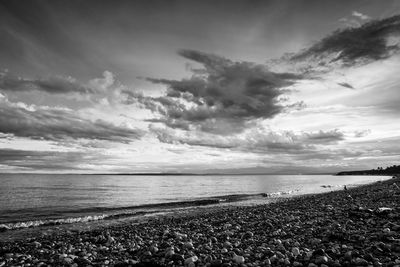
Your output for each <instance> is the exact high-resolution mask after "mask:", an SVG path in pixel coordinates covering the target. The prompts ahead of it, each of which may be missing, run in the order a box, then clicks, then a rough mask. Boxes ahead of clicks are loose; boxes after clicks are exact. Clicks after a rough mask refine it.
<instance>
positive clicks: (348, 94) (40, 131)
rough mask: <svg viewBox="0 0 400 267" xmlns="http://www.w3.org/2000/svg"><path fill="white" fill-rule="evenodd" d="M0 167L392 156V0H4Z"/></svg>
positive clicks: (270, 169)
mask: <svg viewBox="0 0 400 267" xmlns="http://www.w3.org/2000/svg"><path fill="white" fill-rule="evenodd" d="M0 36H1V42H0V172H101V173H104V172H228V173H232V172H242V173H244V172H265V173H310V172H335V171H340V170H351V169H364V168H376V167H378V166H387V165H392V164H399V163H400V162H399V159H400V116H399V115H400V75H399V71H400V1H390V0H388V1H366V0H362V1H356V0H355V1H321V0H318V1H311V0H310V1H187V0H181V1H173V0H171V1H163V0H159V1H152V0H151V1H90V0H85V1H83V0H79V1H78V0H72V1H57V0H52V1H46V0H36V1H35V0H33V1H22V0H16V1H11V0H8V1H6V0H0Z"/></svg>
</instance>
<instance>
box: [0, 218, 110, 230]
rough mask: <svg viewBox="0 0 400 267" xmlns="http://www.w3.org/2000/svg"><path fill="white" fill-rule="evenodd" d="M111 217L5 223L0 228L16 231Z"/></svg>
mask: <svg viewBox="0 0 400 267" xmlns="http://www.w3.org/2000/svg"><path fill="white" fill-rule="evenodd" d="M109 216H110V215H106V214H101V215H88V216H83V217H71V218H64V219H54V220H51V219H50V220H33V221H25V222H16V223H5V224H0V228H1V229H5V230H14V229H22V228H29V227H37V226H45V225H58V224H70V223H79V222H90V221H98V220H104V219H106V218H107V217H109Z"/></svg>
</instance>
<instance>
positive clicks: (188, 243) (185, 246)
mask: <svg viewBox="0 0 400 267" xmlns="http://www.w3.org/2000/svg"><path fill="white" fill-rule="evenodd" d="M183 247H184V248H185V249H193V248H194V247H193V243H192V242H186V243H184V244H183Z"/></svg>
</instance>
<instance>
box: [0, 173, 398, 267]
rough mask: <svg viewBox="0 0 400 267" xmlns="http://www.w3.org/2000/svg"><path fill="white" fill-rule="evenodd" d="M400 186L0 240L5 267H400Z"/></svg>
mask: <svg viewBox="0 0 400 267" xmlns="http://www.w3.org/2000/svg"><path fill="white" fill-rule="evenodd" d="M399 180H400V179H398V178H396V179H391V180H388V181H385V182H380V183H376V184H372V185H366V186H362V187H358V188H353V189H350V190H347V191H337V192H332V193H326V194H320V195H310V196H302V197H295V198H292V199H288V200H282V201H280V202H277V203H272V204H269V205H262V206H255V207H230V208H213V209H211V210H210V211H204V210H203V211H196V210H194V211H193V212H192V213H190V214H186V215H174V216H171V215H169V216H163V217H159V218H155V219H154V218H153V219H149V220H148V221H147V222H143V223H139V224H133V223H129V224H128V223H125V224H119V225H114V226H107V227H104V228H103V229H97V230H91V231H74V232H68V233H62V234H61V233H59V234H52V235H50V236H46V237H44V236H42V237H35V238H32V237H31V238H26V239H25V240H19V241H15V242H10V241H8V242H0V266H49V265H50V266H90V265H91V266H105V265H112V266H182V265H185V266H310V267H311V266H321V267H323V266H400V206H399V205H400V189H399V186H398V185H400V181H399Z"/></svg>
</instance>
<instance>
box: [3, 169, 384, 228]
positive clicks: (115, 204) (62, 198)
mask: <svg viewBox="0 0 400 267" xmlns="http://www.w3.org/2000/svg"><path fill="white" fill-rule="evenodd" d="M387 178H389V177H385V176H332V175H176V176H174V175H165V176H163V175H139V176H135V175H76V174H68V175H66V174H0V225H1V226H2V227H3V228H8V229H19V228H26V227H35V226H41V225H58V224H66V223H76V222H86V221H93V220H107V219H112V218H120V217H129V216H140V215H142V214H146V213H148V212H156V211H160V210H163V209H174V208H182V207H193V206H198V205H203V206H204V205H224V204H225V205H226V204H229V205H252V204H260V203H267V202H268V201H271V199H276V198H279V197H288V196H293V195H301V194H309V193H322V192H329V191H333V190H340V189H343V187H344V185H347V186H348V187H349V186H354V185H360V184H366V183H371V182H374V181H379V180H385V179H387Z"/></svg>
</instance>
